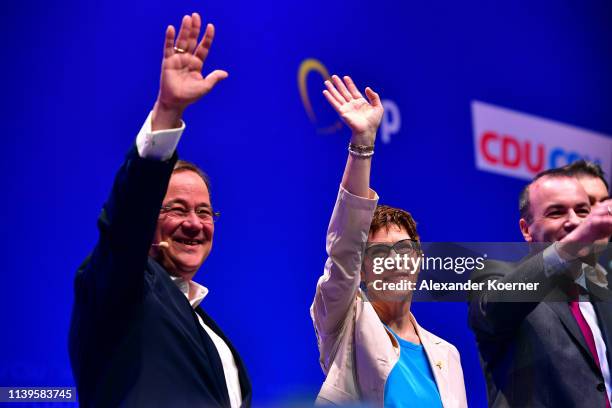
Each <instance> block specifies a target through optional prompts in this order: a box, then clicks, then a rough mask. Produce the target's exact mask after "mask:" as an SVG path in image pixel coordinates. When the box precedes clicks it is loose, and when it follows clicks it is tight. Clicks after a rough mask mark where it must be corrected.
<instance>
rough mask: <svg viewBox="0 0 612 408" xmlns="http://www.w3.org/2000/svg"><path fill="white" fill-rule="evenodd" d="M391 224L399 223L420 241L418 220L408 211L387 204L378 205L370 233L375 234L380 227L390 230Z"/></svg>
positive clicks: (399, 225) (413, 237)
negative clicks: (417, 226)
mask: <svg viewBox="0 0 612 408" xmlns="http://www.w3.org/2000/svg"><path fill="white" fill-rule="evenodd" d="M391 225H397V226H398V227H400V228H404V229H405V230H406V232H408V235H410V238H412V239H414V240H416V241H418V240H419V233H418V232H417V229H416V221H414V218H412V215H411V214H410V213H409V212H408V211H404V210H400V209H399V208H393V207H389V206H387V205H378V206H376V210H375V211H374V217H372V223H371V224H370V234H375V233H376V232H378V231H379V230H380V229H382V228H385V229H386V230H387V231H389V228H390V227H391Z"/></svg>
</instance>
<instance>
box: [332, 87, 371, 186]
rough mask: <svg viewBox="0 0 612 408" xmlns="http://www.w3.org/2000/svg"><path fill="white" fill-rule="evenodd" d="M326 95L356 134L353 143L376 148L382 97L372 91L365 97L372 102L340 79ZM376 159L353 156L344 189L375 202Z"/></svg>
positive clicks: (348, 166)
mask: <svg viewBox="0 0 612 408" xmlns="http://www.w3.org/2000/svg"><path fill="white" fill-rule="evenodd" d="M325 86H326V87H327V89H326V90H324V91H323V95H325V98H326V99H327V100H328V102H329V103H330V105H331V106H332V107H333V108H334V109H335V110H336V112H338V114H339V115H340V117H341V118H342V120H343V121H344V123H346V124H347V125H348V127H349V128H350V129H351V131H352V135H351V143H352V144H354V145H356V146H367V147H374V141H375V140H376V131H377V130H378V126H379V125H380V121H381V120H382V115H383V106H382V102H381V101H380V97H379V96H378V94H377V93H376V92H374V91H373V90H372V89H371V88H369V87H368V88H366V89H365V93H366V96H367V97H368V99H369V102H368V101H367V100H366V99H365V98H364V97H363V95H362V94H361V92H359V90H358V89H357V87H356V86H355V84H354V83H353V80H352V79H351V78H350V77H348V76H345V77H344V82H343V81H342V80H340V77H338V76H337V75H334V76H332V79H331V81H330V80H327V81H325ZM371 167H372V156H369V157H358V156H355V155H353V154H349V156H348V159H347V161H346V167H345V169H344V175H343V176H342V187H344V188H345V189H346V190H347V191H348V192H349V193H351V194H354V195H356V196H360V197H365V198H373V197H371V194H370V170H371Z"/></svg>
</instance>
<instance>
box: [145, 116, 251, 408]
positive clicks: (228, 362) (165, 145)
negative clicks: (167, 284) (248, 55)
mask: <svg viewBox="0 0 612 408" xmlns="http://www.w3.org/2000/svg"><path fill="white" fill-rule="evenodd" d="M184 130H185V122H183V121H181V127H180V128H176V129H166V130H157V131H155V132H153V131H152V130H151V113H149V116H147V120H146V121H145V123H144V124H143V125H142V128H141V129H140V132H139V133H138V136H137V137H136V148H137V149H138V155H139V156H140V157H142V158H143V159H153V160H168V159H169V158H171V157H172V155H173V154H174V151H175V150H176V146H177V145H178V142H179V140H180V139H181V135H182V134H183V131H184ZM170 278H171V279H172V280H173V281H174V283H176V285H177V286H178V288H179V289H180V290H181V292H183V294H184V295H185V296H187V299H189V303H190V304H191V307H193V308H194V309H195V308H196V307H197V306H198V305H199V304H200V302H201V301H202V300H203V299H204V297H205V296H206V295H207V294H208V289H207V288H205V287H204V286H202V285H200V284H198V283H196V282H194V281H189V282H186V281H185V280H183V279H182V278H177V277H173V276H171V277H170ZM190 289H191V293H195V296H194V297H193V299H190V298H189V292H190ZM196 314H197V313H196ZM197 316H198V320H199V322H200V325H201V326H202V328H204V330H205V331H206V333H207V334H208V336H210V338H211V340H212V341H213V343H214V345H215V347H216V348H217V352H218V353H219V357H220V358H221V363H222V365H223V374H224V376H225V384H226V385H227V392H228V394H229V399H230V404H231V407H232V408H238V407H240V405H241V404H242V392H241V390H240V379H239V377H238V366H237V365H236V361H235V360H234V356H233V354H232V351H231V350H230V348H229V347H228V346H227V344H225V342H224V341H223V339H221V337H219V336H218V335H217V333H215V332H214V331H213V330H212V329H211V328H210V327H208V326H207V325H206V324H205V323H204V321H203V320H202V318H201V317H200V315H197Z"/></svg>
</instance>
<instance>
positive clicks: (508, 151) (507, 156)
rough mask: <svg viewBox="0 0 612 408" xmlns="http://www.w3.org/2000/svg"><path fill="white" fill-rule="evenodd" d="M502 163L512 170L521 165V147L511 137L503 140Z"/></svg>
mask: <svg viewBox="0 0 612 408" xmlns="http://www.w3.org/2000/svg"><path fill="white" fill-rule="evenodd" d="M502 163H503V164H504V166H505V167H510V168H517V167H518V166H519V164H521V146H520V145H519V143H518V142H517V141H516V139H514V138H513V137H511V136H504V137H503V138H502Z"/></svg>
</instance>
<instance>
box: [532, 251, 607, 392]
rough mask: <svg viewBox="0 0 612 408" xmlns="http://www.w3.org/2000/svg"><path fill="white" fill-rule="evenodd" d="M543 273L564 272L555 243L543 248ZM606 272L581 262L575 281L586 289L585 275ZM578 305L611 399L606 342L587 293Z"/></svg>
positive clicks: (548, 274) (597, 274)
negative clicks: (578, 274)
mask: <svg viewBox="0 0 612 408" xmlns="http://www.w3.org/2000/svg"><path fill="white" fill-rule="evenodd" d="M543 255H544V273H545V275H546V276H548V277H549V278H550V277H552V276H554V275H557V274H560V273H564V272H563V271H564V270H565V268H566V266H567V261H566V260H565V259H563V258H561V256H560V255H559V253H558V252H557V249H556V248H555V245H551V246H549V247H548V248H546V249H545V250H544V254H543ZM606 275H607V272H606V271H605V269H604V268H603V267H602V266H601V265H598V264H596V265H595V267H593V266H591V265H589V264H586V263H582V273H581V274H580V276H579V277H578V278H576V280H575V282H576V283H577V284H578V285H580V286H582V287H583V288H584V289H587V286H586V277H587V276H606ZM578 306H579V307H580V311H581V312H582V315H583V316H584V320H586V322H587V324H588V325H589V328H590V329H591V332H592V333H593V339H594V340H595V349H596V350H597V358H599V367H600V368H601V374H602V375H603V378H604V384H605V385H606V394H607V395H608V400H610V401H612V393H611V391H612V384H611V383H610V365H609V364H608V358H607V357H606V351H607V347H606V342H605V341H604V339H603V335H602V333H601V329H600V328H599V323H598V322H597V314H596V313H595V308H594V307H593V304H592V303H591V302H590V301H589V297H588V295H582V294H581V295H580V298H579V302H578Z"/></svg>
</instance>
